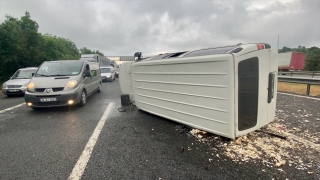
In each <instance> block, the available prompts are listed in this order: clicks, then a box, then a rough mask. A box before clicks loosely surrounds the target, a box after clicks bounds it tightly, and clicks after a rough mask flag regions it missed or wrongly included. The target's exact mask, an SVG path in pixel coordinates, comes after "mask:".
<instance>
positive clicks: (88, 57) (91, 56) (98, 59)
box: [79, 54, 110, 66]
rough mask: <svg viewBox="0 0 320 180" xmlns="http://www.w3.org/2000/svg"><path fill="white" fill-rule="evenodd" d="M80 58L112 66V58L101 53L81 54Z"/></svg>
mask: <svg viewBox="0 0 320 180" xmlns="http://www.w3.org/2000/svg"><path fill="white" fill-rule="evenodd" d="M79 60H87V61H91V62H98V63H99V64H100V66H110V59H108V58H106V57H104V56H101V55H100V54H81V57H80V59H79Z"/></svg>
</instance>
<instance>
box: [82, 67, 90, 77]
mask: <svg viewBox="0 0 320 180" xmlns="http://www.w3.org/2000/svg"><path fill="white" fill-rule="evenodd" d="M87 72H90V67H89V64H87V65H86V66H85V68H84V70H83V75H86V74H87Z"/></svg>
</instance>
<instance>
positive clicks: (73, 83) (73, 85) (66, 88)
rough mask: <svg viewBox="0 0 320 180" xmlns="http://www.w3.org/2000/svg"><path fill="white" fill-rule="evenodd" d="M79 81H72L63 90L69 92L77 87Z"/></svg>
mask: <svg viewBox="0 0 320 180" xmlns="http://www.w3.org/2000/svg"><path fill="white" fill-rule="evenodd" d="M77 83H78V82H77V81H76V80H72V81H69V82H68V83H67V84H66V86H65V87H64V89H63V90H68V89H71V88H74V87H75V86H76V85H77Z"/></svg>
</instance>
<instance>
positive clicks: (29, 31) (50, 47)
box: [0, 12, 104, 82]
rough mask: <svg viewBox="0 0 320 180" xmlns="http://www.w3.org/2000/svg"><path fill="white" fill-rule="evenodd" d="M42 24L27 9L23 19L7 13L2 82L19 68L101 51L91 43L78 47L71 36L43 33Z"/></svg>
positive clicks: (0, 37) (1, 33) (0, 49)
mask: <svg viewBox="0 0 320 180" xmlns="http://www.w3.org/2000/svg"><path fill="white" fill-rule="evenodd" d="M38 28H39V25H38V23H37V22H36V21H34V20H32V19H31V16H30V13H29V12H26V13H25V15H24V16H22V17H21V18H20V19H17V18H14V17H12V16H9V15H6V19H5V21H4V22H2V23H1V24H0V82H3V81H5V80H8V78H9V77H11V76H12V75H13V73H14V72H15V71H16V70H18V69H19V68H24V67H38V66H39V65H40V64H41V63H42V62H44V61H52V60H62V59H79V58H80V55H81V54H101V55H102V56H104V55H103V53H101V52H99V51H98V50H96V51H94V50H90V49H88V48H87V47H83V48H80V49H78V48H77V46H76V45H75V43H74V42H72V41H71V40H69V39H65V38H61V37H57V36H52V35H50V34H47V33H46V34H41V33H39V32H38Z"/></svg>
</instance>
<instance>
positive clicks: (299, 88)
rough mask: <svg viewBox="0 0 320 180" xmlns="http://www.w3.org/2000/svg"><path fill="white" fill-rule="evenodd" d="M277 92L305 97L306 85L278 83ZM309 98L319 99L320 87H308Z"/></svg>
mask: <svg viewBox="0 0 320 180" xmlns="http://www.w3.org/2000/svg"><path fill="white" fill-rule="evenodd" d="M278 91H279V92H288V93H294V94H301V95H306V92H307V85H306V84H297V83H287V82H278ZM310 96H317V97H320V85H311V86H310Z"/></svg>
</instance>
